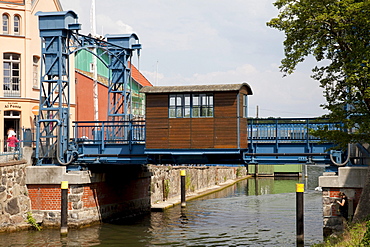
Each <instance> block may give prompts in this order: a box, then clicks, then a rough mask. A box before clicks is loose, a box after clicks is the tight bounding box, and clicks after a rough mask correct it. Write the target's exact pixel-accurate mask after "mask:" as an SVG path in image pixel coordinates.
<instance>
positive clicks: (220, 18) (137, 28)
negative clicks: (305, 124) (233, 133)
mask: <svg viewBox="0 0 370 247" xmlns="http://www.w3.org/2000/svg"><path fill="white" fill-rule="evenodd" d="M60 2H61V4H62V6H63V10H73V11H74V12H75V13H76V14H77V15H78V18H79V23H81V24H82V30H81V32H80V33H82V34H89V33H91V30H92V29H91V24H90V23H91V22H90V19H91V18H90V10H91V0H60ZM273 2H275V0H185V1H174V0H104V1H103V0H95V3H96V17H95V19H96V30H97V34H98V35H106V34H129V33H135V34H137V35H138V37H139V42H140V44H141V45H142V50H141V54H140V58H137V56H136V55H135V57H134V58H133V63H134V65H136V67H138V69H139V70H140V72H141V73H142V74H143V75H144V76H145V77H146V78H147V79H148V80H149V81H150V82H151V83H152V84H153V85H154V86H167V85H172V86H177V85H205V84H229V83H242V82H247V83H248V84H249V85H250V86H251V88H252V91H253V95H252V96H250V97H249V107H248V110H249V116H250V117H256V116H258V117H318V116H321V115H323V114H325V113H326V112H325V111H324V110H323V109H322V108H321V107H320V105H321V104H324V103H325V98H324V97H323V91H322V89H321V88H320V87H319V82H318V81H315V80H313V79H311V77H310V75H311V74H312V72H311V69H312V68H313V67H314V66H315V61H314V59H313V58H309V59H308V60H307V61H305V62H304V63H302V64H300V65H299V66H298V67H297V69H296V71H295V72H294V74H292V75H289V76H286V77H283V73H282V72H280V69H279V66H280V61H281V59H282V58H283V57H284V47H283V41H284V33H282V32H279V31H278V30H276V29H272V28H269V27H267V26H266V22H268V21H269V20H271V19H272V18H274V17H276V16H277V15H278V9H276V7H274V6H273ZM257 109H258V111H257Z"/></svg>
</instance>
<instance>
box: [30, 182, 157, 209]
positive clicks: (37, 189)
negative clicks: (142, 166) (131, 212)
mask: <svg viewBox="0 0 370 247" xmlns="http://www.w3.org/2000/svg"><path fill="white" fill-rule="evenodd" d="M149 184H150V178H145V179H133V180H126V181H119V182H114V183H108V182H100V183H93V184H85V185H81V186H80V185H70V189H69V190H68V195H71V187H72V186H73V187H75V188H77V187H82V188H83V192H82V195H81V198H80V200H81V201H82V209H88V208H95V207H97V206H99V207H102V206H104V205H111V204H120V203H125V202H128V201H131V200H136V199H142V198H149V196H150V195H149ZM28 194H29V197H30V199H31V208H32V210H60V209H61V207H60V203H61V189H60V185H42V184H39V185H28ZM76 195H77V194H76ZM72 203H73V202H68V210H72V209H73V204H72Z"/></svg>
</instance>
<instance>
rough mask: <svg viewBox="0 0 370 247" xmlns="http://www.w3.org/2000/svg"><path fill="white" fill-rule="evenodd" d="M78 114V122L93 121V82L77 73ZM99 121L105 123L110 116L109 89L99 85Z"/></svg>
mask: <svg viewBox="0 0 370 247" xmlns="http://www.w3.org/2000/svg"><path fill="white" fill-rule="evenodd" d="M76 81H77V83H76V112H77V117H76V120H77V121H93V120H95V119H94V107H93V106H94V94H93V92H94V91H93V81H92V80H91V79H90V78H89V77H86V76H84V75H82V74H80V73H76ZM98 98H99V106H98V108H99V120H100V121H105V120H107V116H108V88H107V87H106V86H104V85H102V84H100V83H99V84H98Z"/></svg>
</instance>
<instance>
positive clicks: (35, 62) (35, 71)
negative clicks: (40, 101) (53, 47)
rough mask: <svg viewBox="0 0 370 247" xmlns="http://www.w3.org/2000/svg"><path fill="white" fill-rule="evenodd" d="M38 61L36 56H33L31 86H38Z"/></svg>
mask: <svg viewBox="0 0 370 247" xmlns="http://www.w3.org/2000/svg"><path fill="white" fill-rule="evenodd" d="M39 61H40V58H39V57H38V56H33V87H34V88H39Z"/></svg>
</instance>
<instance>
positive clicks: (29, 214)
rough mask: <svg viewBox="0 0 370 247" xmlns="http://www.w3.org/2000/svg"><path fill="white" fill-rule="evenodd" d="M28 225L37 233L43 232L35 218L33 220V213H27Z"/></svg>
mask: <svg viewBox="0 0 370 247" xmlns="http://www.w3.org/2000/svg"><path fill="white" fill-rule="evenodd" d="M27 223H28V224H30V225H31V226H32V227H33V228H34V229H36V230H37V231H41V227H40V226H39V224H37V222H36V220H35V218H33V216H32V213H31V212H27Z"/></svg>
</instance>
